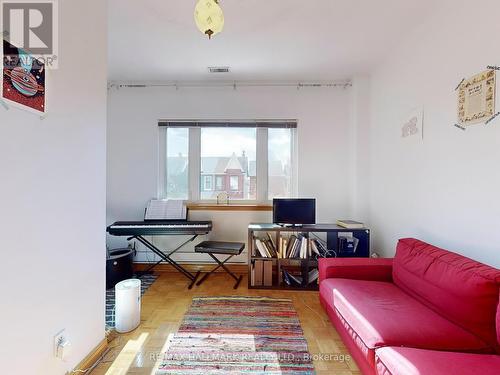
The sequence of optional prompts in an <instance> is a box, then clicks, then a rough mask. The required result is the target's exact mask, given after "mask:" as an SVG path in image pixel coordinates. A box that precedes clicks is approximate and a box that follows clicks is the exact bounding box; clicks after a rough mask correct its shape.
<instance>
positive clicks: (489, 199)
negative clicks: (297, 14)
mask: <svg viewBox="0 0 500 375" xmlns="http://www.w3.org/2000/svg"><path fill="white" fill-rule="evenodd" d="M499 14H500V2H498V1H497V0H482V1H451V0H446V1H442V2H440V3H439V5H438V4H436V7H435V9H434V11H433V14H432V16H431V17H430V18H428V19H426V20H424V22H423V23H422V25H421V27H419V28H418V29H417V30H416V31H415V32H414V33H413V34H412V36H411V37H410V38H409V39H408V40H406V41H405V43H404V44H403V45H401V46H399V48H397V49H395V50H394V51H393V53H391V54H389V55H388V56H387V59H386V60H385V61H384V63H382V64H381V67H380V68H379V69H378V70H377V71H376V72H375V73H374V74H373V76H372V82H371V84H372V90H371V99H372V106H371V111H372V116H371V142H370V143H371V163H370V170H371V175H370V176H371V177H370V181H362V182H361V183H369V184H370V220H369V223H370V225H371V227H372V229H373V231H372V234H373V236H374V240H375V241H374V245H375V246H374V247H375V250H379V251H381V252H383V253H384V254H385V255H392V254H393V252H394V248H395V244H396V240H397V238H400V237H405V236H415V237H418V238H420V239H422V240H425V241H428V242H431V243H433V244H435V245H438V246H442V247H445V248H448V249H450V250H454V251H457V252H460V253H462V254H465V255H467V256H469V257H471V258H474V259H478V260H480V261H483V262H485V263H489V264H492V265H494V266H497V267H498V266H500V255H499V245H498V244H499V243H500V230H499V228H500V199H499V192H500V173H499V172H498V171H499V165H500V147H499V139H500V119H497V120H496V121H494V122H492V123H490V125H487V126H484V125H476V126H473V127H471V128H470V129H468V130H467V131H465V132H463V131H462V130H460V129H457V128H455V127H453V124H454V123H455V122H456V119H457V115H456V112H457V110H456V108H457V94H456V93H455V91H454V89H455V87H456V86H457V84H458V83H459V82H460V81H461V79H462V78H464V77H469V76H472V75H474V74H475V73H478V72H480V71H482V70H484V69H485V68H486V66H487V65H500V44H499V43H498V35H500V23H499V22H498V16H499ZM498 78H500V77H498ZM422 105H423V106H424V109H425V115H424V121H425V130H424V133H425V137H424V138H425V139H424V141H423V143H418V142H417V143H416V144H409V143H408V142H405V141H404V140H402V139H401V137H400V131H401V126H402V121H403V120H404V118H405V115H407V114H408V113H409V111H410V110H411V109H412V108H414V107H417V106H422ZM497 105H498V106H499V107H497V110H500V101H499V100H497Z"/></svg>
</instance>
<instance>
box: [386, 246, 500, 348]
mask: <svg viewBox="0 0 500 375" xmlns="http://www.w3.org/2000/svg"><path fill="white" fill-rule="evenodd" d="M393 280H394V283H395V284H396V285H397V286H399V287H400V288H401V289H403V290H404V291H405V292H406V293H408V294H410V295H411V296H413V297H415V298H417V299H418V300H419V301H421V302H422V303H424V304H425V305H426V306H429V307H430V308H431V309H433V310H434V311H436V312H438V313H439V314H441V315H443V316H444V317H446V318H448V319H450V320H451V321H453V322H454V323H456V324H457V325H460V326H461V327H463V328H464V329H467V330H468V331H470V332H472V333H474V334H476V335H477V336H479V337H481V338H482V339H483V340H484V341H486V342H487V343H488V344H489V345H490V346H491V347H493V348H494V349H495V350H497V351H499V345H498V341H497V333H496V328H495V320H496V319H495V315H496V312H497V308H498V296H499V286H500V270H497V269H495V268H493V267H490V266H487V265H485V264H482V263H479V262H476V261H474V260H472V259H469V258H466V257H463V256H461V255H458V254H455V253H451V252H449V251H446V250H443V249H440V248H437V247H435V246H432V245H429V244H427V243H425V242H422V241H419V240H416V239H412V238H407V239H402V240H399V243H398V246H397V250H396V256H395V258H394V264H393Z"/></svg>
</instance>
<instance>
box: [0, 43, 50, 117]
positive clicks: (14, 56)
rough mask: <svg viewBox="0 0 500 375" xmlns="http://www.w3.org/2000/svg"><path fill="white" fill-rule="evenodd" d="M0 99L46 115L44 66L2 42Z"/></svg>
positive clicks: (23, 52)
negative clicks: (0, 97) (0, 86)
mask: <svg viewBox="0 0 500 375" xmlns="http://www.w3.org/2000/svg"><path fill="white" fill-rule="evenodd" d="M2 99H4V100H5V102H6V103H8V104H11V105H13V106H16V107H19V108H21V109H25V110H28V111H30V112H34V113H36V114H39V115H44V114H45V113H46V90H45V64H44V63H43V62H42V61H40V60H38V59H36V58H34V57H33V56H32V55H30V54H29V53H27V52H25V51H24V50H22V49H20V48H17V47H15V46H14V45H12V44H10V43H9V42H7V41H6V40H3V69H2Z"/></svg>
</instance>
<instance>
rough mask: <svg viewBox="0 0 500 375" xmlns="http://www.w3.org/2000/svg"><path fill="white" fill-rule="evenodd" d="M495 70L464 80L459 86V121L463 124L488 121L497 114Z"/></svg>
mask: <svg viewBox="0 0 500 375" xmlns="http://www.w3.org/2000/svg"><path fill="white" fill-rule="evenodd" d="M495 94H496V76H495V71H494V70H486V71H484V72H482V73H479V74H476V75H475V76H473V77H471V78H469V79H467V80H464V81H463V82H462V84H461V85H460V86H459V88H458V123H459V124H460V125H463V126H469V125H473V124H479V123H482V122H485V121H487V120H488V119H489V118H491V117H492V116H493V115H494V114H495Z"/></svg>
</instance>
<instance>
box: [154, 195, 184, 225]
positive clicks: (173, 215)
mask: <svg viewBox="0 0 500 375" xmlns="http://www.w3.org/2000/svg"><path fill="white" fill-rule="evenodd" d="M186 219H187V208H186V205H185V204H184V201H182V200H174V199H161V200H158V199H152V200H150V201H149V202H148V205H147V207H146V214H145V215H144V220H186Z"/></svg>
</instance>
